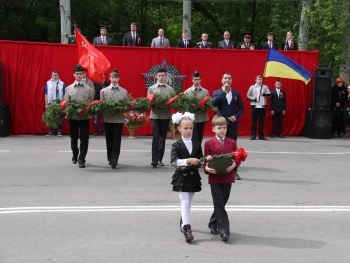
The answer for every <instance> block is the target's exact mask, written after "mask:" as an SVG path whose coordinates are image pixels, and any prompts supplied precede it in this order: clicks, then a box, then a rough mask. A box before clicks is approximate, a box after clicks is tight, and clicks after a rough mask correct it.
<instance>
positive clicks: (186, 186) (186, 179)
mask: <svg viewBox="0 0 350 263" xmlns="http://www.w3.org/2000/svg"><path fill="white" fill-rule="evenodd" d="M201 157H203V152H202V147H201V145H200V143H199V142H198V141H196V140H192V153H191V154H190V153H189V152H188V150H187V148H186V145H185V143H184V142H183V140H182V139H179V140H178V141H176V142H174V143H173V145H172V146H171V158H170V162H171V165H172V166H175V163H176V161H177V160H178V159H188V158H197V159H200V158H201ZM199 167H200V166H190V167H189V168H188V169H185V170H182V171H176V170H175V173H174V175H173V177H172V182H171V184H172V185H173V191H177V192H199V191H200V190H202V188H201V185H202V183H201V179H202V178H201V177H200V175H199V171H198V168H199Z"/></svg>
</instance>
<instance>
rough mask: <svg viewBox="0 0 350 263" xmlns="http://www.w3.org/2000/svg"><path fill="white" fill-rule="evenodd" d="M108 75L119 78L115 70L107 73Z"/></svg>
mask: <svg viewBox="0 0 350 263" xmlns="http://www.w3.org/2000/svg"><path fill="white" fill-rule="evenodd" d="M109 76H110V77H115V78H119V73H118V72H115V71H112V72H111V73H110V74H109Z"/></svg>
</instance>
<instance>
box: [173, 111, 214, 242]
mask: <svg viewBox="0 0 350 263" xmlns="http://www.w3.org/2000/svg"><path fill="white" fill-rule="evenodd" d="M172 121H173V123H174V127H173V129H174V131H175V139H177V141H176V142H175V143H173V145H172V148H171V165H172V166H173V167H176V169H175V173H174V175H173V177H172V182H171V184H172V185H173V191H175V192H178V194H179V198H180V201H181V219H180V229H181V232H182V233H184V235H185V239H186V242H190V241H192V240H193V235H192V230H191V225H190V209H191V203H192V199H193V196H194V193H195V192H199V191H201V190H202V187H201V185H202V183H201V177H200V175H199V172H198V168H199V167H200V160H199V158H201V157H202V156H203V153H202V148H201V145H200V143H199V142H198V141H196V140H192V133H193V122H194V114H192V113H189V112H185V113H184V114H182V113H179V112H178V113H175V114H173V115H172ZM207 159H210V157H207Z"/></svg>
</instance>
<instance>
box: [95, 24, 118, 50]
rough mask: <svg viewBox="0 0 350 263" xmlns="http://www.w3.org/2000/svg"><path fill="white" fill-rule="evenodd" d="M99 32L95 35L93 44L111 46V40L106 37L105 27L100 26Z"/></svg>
mask: <svg viewBox="0 0 350 263" xmlns="http://www.w3.org/2000/svg"><path fill="white" fill-rule="evenodd" d="M100 34H101V36H99V37H95V38H94V42H93V43H92V44H93V45H104V46H112V45H113V40H112V39H111V38H109V37H107V28H106V27H101V28H100Z"/></svg>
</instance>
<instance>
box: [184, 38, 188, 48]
mask: <svg viewBox="0 0 350 263" xmlns="http://www.w3.org/2000/svg"><path fill="white" fill-rule="evenodd" d="M184 43H185V48H187V39H184Z"/></svg>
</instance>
